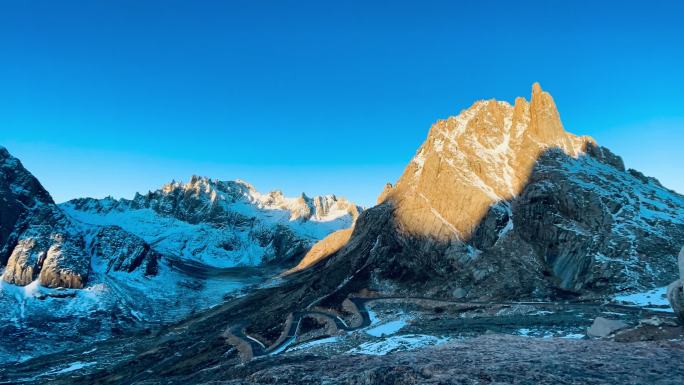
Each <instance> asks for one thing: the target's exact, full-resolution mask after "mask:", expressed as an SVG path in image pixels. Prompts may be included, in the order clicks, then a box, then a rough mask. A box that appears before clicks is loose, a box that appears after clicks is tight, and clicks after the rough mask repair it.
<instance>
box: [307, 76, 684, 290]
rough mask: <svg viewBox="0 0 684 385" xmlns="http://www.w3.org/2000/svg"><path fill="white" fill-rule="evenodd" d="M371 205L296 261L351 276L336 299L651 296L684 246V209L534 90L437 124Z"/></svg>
mask: <svg viewBox="0 0 684 385" xmlns="http://www.w3.org/2000/svg"><path fill="white" fill-rule="evenodd" d="M378 201H379V205H378V206H376V207H374V208H372V209H369V210H367V211H366V212H365V213H364V214H362V215H361V216H360V217H359V220H358V221H357V223H356V226H355V228H354V230H353V232H351V231H349V232H348V234H339V233H336V234H334V236H331V237H329V238H328V239H325V240H323V241H322V243H320V244H318V245H316V246H314V248H313V249H312V252H310V255H308V256H307V257H308V258H305V262H306V266H312V265H316V263H317V262H318V268H323V269H326V273H325V274H324V275H326V276H330V273H329V271H330V270H339V271H340V273H339V274H340V275H344V274H345V273H344V272H349V271H351V272H355V273H354V274H353V277H346V278H343V280H346V281H345V284H344V285H342V286H343V287H347V289H344V288H342V287H341V288H339V289H335V290H336V291H339V292H340V293H342V292H350V291H351V292H353V291H355V290H359V289H361V288H366V289H371V290H376V291H381V292H385V291H388V290H389V291H399V292H413V291H415V290H419V291H421V292H423V293H426V294H430V295H439V296H447V297H456V298H465V297H467V298H474V299H475V298H478V299H486V298H521V297H525V298H531V297H534V298H553V297H557V296H566V295H605V294H609V293H615V292H620V291H629V290H641V289H649V288H653V287H657V286H663V285H665V284H667V283H668V280H669V279H670V280H671V279H674V277H675V270H676V269H674V266H676V262H675V261H676V255H677V251H678V250H679V247H680V245H681V244H683V243H684V198H683V197H682V196H681V195H679V194H677V193H675V192H673V191H671V190H668V189H666V188H664V187H663V186H662V185H660V183H659V182H658V181H657V180H655V179H654V178H648V177H645V176H644V175H643V174H641V173H640V172H638V171H635V170H625V167H624V163H623V161H622V159H621V158H620V157H618V156H616V155H614V154H613V153H612V152H610V151H609V150H608V149H606V148H604V147H600V146H598V145H597V143H596V142H595V141H594V140H593V139H592V138H590V137H586V136H576V135H573V134H571V133H568V132H566V131H565V129H564V128H563V124H562V123H561V120H560V115H559V113H558V110H557V109H556V105H555V103H554V101H553V98H552V97H551V95H550V94H549V93H547V92H545V91H543V90H542V89H541V87H540V86H539V84H536V83H535V84H534V86H533V87H532V97H531V99H530V101H529V102H528V101H526V100H525V99H524V98H517V99H516V100H515V103H514V104H513V105H511V104H509V103H507V102H502V101H496V100H486V101H478V102H476V103H475V104H473V105H472V106H471V107H470V108H468V109H467V110H464V111H462V112H461V113H460V114H459V115H458V116H455V117H450V118H448V119H445V120H440V121H438V122H437V123H435V124H434V125H433V126H432V128H431V129H430V131H429V134H428V136H427V139H426V140H425V142H424V143H423V144H422V145H421V146H420V147H419V149H418V151H417V153H416V155H415V156H414V158H413V159H412V160H411V162H410V163H409V164H408V166H407V167H406V169H405V171H404V173H403V174H402V176H401V177H400V178H399V180H398V182H397V183H396V185H395V186H391V185H388V186H386V188H385V190H384V191H383V193H382V194H381V196H380V198H379V200H378ZM314 252H315V254H312V253H314ZM338 265H339V266H338ZM306 266H300V267H299V269H300V270H301V269H303V268H304V267H306ZM336 266H337V267H336ZM353 282H357V283H353ZM338 298H339V296H338Z"/></svg>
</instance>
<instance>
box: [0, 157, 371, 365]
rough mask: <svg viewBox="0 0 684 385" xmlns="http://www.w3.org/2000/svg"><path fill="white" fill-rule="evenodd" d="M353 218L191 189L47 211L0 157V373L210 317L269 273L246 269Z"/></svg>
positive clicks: (225, 185) (353, 209)
mask: <svg viewBox="0 0 684 385" xmlns="http://www.w3.org/2000/svg"><path fill="white" fill-rule="evenodd" d="M359 210H360V208H359V207H357V206H356V205H353V204H351V203H349V202H348V201H346V200H344V199H340V198H337V197H335V196H333V195H330V196H324V197H315V198H308V197H307V196H305V195H302V196H301V197H299V198H286V197H284V196H283V195H282V193H280V192H272V193H269V194H260V193H258V192H257V191H256V190H254V188H253V187H251V186H250V185H248V184H247V183H244V182H218V181H211V180H209V179H206V178H197V177H194V178H192V179H191V181H190V182H189V183H187V184H181V183H171V184H169V185H166V186H164V187H163V188H162V189H161V190H159V191H156V192H151V193H149V194H146V195H144V196H143V195H136V197H135V198H134V199H133V200H123V199H122V200H118V201H117V200H113V199H103V200H95V199H77V200H74V201H71V202H68V203H66V204H63V205H61V206H58V205H56V204H55V203H54V201H53V200H52V198H51V197H50V194H49V193H48V192H47V191H46V190H45V189H44V188H43V187H42V186H41V184H40V182H39V181H38V180H37V179H36V178H35V177H34V176H33V175H31V173H30V172H29V171H27V170H26V169H25V168H24V167H23V165H22V164H21V162H20V161H19V160H18V159H16V158H14V157H13V156H11V155H10V154H9V152H8V151H7V150H6V149H4V148H2V147H0V224H1V225H2V226H1V227H0V268H1V269H2V271H1V274H2V280H1V281H0V309H1V310H2V312H1V314H2V315H0V335H3V336H4V337H5V338H3V339H2V340H1V341H0V362H6V361H16V360H23V359H28V358H31V357H34V356H36V355H39V354H46V353H50V352H53V351H58V350H61V349H65V348H73V347H75V346H77V344H80V343H88V342H92V341H94V340H101V339H107V338H110V337H112V336H116V335H120V334H122V333H124V332H126V331H130V330H141V329H145V328H149V327H153V326H155V325H157V326H158V325H160V324H164V323H168V322H173V321H177V320H179V319H181V318H183V317H185V316H187V315H188V314H190V313H193V312H197V311H200V310H203V309H206V308H208V307H211V306H214V305H216V304H218V303H220V302H221V301H223V300H224V297H225V296H229V295H233V294H235V293H236V292H240V291H241V290H247V288H249V287H252V286H255V285H261V284H264V283H265V282H267V281H268V279H269V278H270V277H271V276H273V275H274V274H275V273H277V272H278V271H279V270H280V268H276V270H274V268H271V267H268V266H266V267H260V268H258V269H257V268H253V267H254V266H258V265H260V264H263V263H265V262H283V263H284V262H287V261H288V260H291V259H292V258H296V257H299V256H301V255H302V254H303V253H305V252H306V250H307V249H308V248H309V247H310V245H311V244H313V243H314V242H315V241H316V240H318V239H321V238H323V237H325V236H326V235H327V234H329V233H330V232H332V231H334V230H338V229H341V228H344V227H348V226H350V225H351V223H352V222H353V221H354V219H355V218H356V217H357V215H358V212H359ZM231 266H249V268H234V269H227V268H226V267H231ZM18 340H20V341H22V343H20V344H17V343H16V341H18Z"/></svg>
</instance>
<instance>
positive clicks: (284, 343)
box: [228, 296, 672, 359]
mask: <svg viewBox="0 0 684 385" xmlns="http://www.w3.org/2000/svg"><path fill="white" fill-rule="evenodd" d="M349 300H350V301H351V302H352V303H353V304H354V305H355V306H356V308H357V309H358V315H359V316H360V317H361V319H362V322H361V324H359V325H358V326H349V325H347V323H346V322H344V320H342V319H341V318H340V317H339V316H338V315H336V314H333V313H329V312H325V311H321V310H305V311H297V312H293V313H291V315H290V317H291V321H290V322H286V326H285V329H284V330H283V332H282V333H281V337H280V338H279V339H278V340H277V341H276V342H275V343H274V344H273V345H271V346H268V347H267V346H266V345H265V344H263V343H262V342H261V341H259V340H258V339H257V338H255V337H252V336H249V335H247V334H246V333H245V327H246V326H247V325H246V324H245V323H240V324H237V325H234V326H232V327H230V328H229V330H228V332H229V333H230V334H232V335H233V336H235V337H237V338H238V339H239V340H241V341H243V342H244V343H246V344H248V345H249V347H250V348H251V354H249V355H248V356H249V357H250V359H251V358H255V357H260V356H267V355H275V354H280V353H282V352H284V351H286V350H287V349H288V348H289V347H290V346H292V345H293V344H294V343H295V341H296V339H297V334H298V331H299V329H300V325H301V322H302V320H303V319H304V318H306V317H322V318H325V319H327V320H330V321H332V322H334V323H335V326H336V327H337V329H339V330H342V331H345V332H353V331H356V330H360V329H363V328H365V327H368V326H370V325H371V319H370V315H369V313H368V309H367V308H366V304H368V303H369V302H376V301H407V302H415V301H428V302H432V303H434V304H435V305H444V306H447V305H457V306H464V307H469V306H476V307H481V308H487V307H490V306H516V305H532V306H540V307H543V308H547V309H553V310H555V312H557V313H559V312H562V311H576V310H594V311H599V312H606V311H608V312H610V311H615V312H620V313H624V314H632V315H635V316H639V317H643V316H644V315H661V316H663V315H665V316H672V314H671V313H667V312H661V311H656V310H651V309H645V308H640V307H634V306H627V305H619V304H612V303H593V302H567V303H565V302H532V301H521V302H461V301H449V300H443V299H435V298H427V297H391V296H387V297H353V298H349ZM476 323H477V322H468V320H467V319H466V320H460V322H459V324H462V326H468V325H473V326H474V324H476ZM496 324H497V325H499V326H501V325H506V321H505V320H504V321H502V322H499V323H496Z"/></svg>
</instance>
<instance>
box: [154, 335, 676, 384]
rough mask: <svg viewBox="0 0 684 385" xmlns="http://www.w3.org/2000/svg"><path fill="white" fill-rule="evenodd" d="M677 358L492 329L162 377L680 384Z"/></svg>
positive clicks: (665, 349) (646, 348)
mask: <svg viewBox="0 0 684 385" xmlns="http://www.w3.org/2000/svg"><path fill="white" fill-rule="evenodd" d="M682 362H684V343H683V342H670V341H660V342H632V343H620V342H613V341H601V340H566V339H559V338H553V339H541V338H528V337H518V336H510V335H500V334H494V335H485V336H481V337H478V338H474V339H469V340H464V341H458V340H455V341H451V342H448V343H446V344H444V345H441V346H436V347H431V348H426V349H422V350H419V351H413V352H402V353H395V354H389V355H385V356H361V355H338V356H334V357H331V358H322V357H321V356H317V355H300V356H296V357H288V356H280V357H276V358H269V359H263V360H257V361H253V362H251V363H249V364H247V365H244V366H240V367H231V368H223V367H221V365H218V366H216V367H214V368H211V369H208V370H206V371H204V372H200V373H197V374H196V375H195V376H192V377H191V378H186V379H183V380H179V381H178V382H173V381H172V382H169V383H189V382H188V381H190V382H192V383H198V384H346V385H356V384H358V385H361V384H363V385H371V384H373V385H381V384H445V385H446V384H682V383H684V369H682ZM212 378H213V379H216V378H223V380H220V381H216V380H210V379H212ZM231 378H232V379H231ZM140 383H141V384H152V383H155V384H156V383H157V382H154V381H152V382H146V381H141V382H140Z"/></svg>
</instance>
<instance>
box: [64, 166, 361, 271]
mask: <svg viewBox="0 0 684 385" xmlns="http://www.w3.org/2000/svg"><path fill="white" fill-rule="evenodd" d="M61 207H62V209H63V210H64V211H65V212H67V213H68V214H69V216H70V217H71V218H73V219H75V220H77V221H79V222H81V223H83V224H87V225H98V226H99V225H117V226H120V227H121V228H123V229H124V230H126V231H128V232H130V233H133V234H136V235H138V236H140V237H141V238H143V239H144V240H145V241H146V242H148V243H150V244H151V245H153V247H154V248H155V249H157V250H159V251H160V252H162V253H164V254H166V255H169V256H175V257H177V258H180V259H184V260H190V261H195V262H200V263H203V264H206V265H210V266H216V267H232V266H256V265H260V264H262V263H268V262H288V261H290V262H291V261H294V260H295V259H297V258H299V257H301V256H302V255H303V254H304V253H305V252H306V251H307V250H308V249H309V248H310V247H311V245H312V244H313V243H315V242H316V241H318V240H320V239H322V238H323V237H325V236H326V235H328V234H329V233H331V232H333V231H337V230H340V229H344V228H348V227H350V226H351V225H352V223H353V221H354V220H355V219H356V217H357V216H358V213H359V212H360V210H361V208H360V207H359V206H357V205H355V204H353V203H351V202H349V201H347V200H346V199H344V198H338V197H336V196H334V195H327V196H316V197H313V198H310V197H307V196H306V195H304V194H302V195H301V196H299V197H297V198H288V197H285V196H284V195H283V193H282V192H280V191H273V192H270V193H266V194H262V193H259V192H258V191H256V189H255V188H254V187H253V186H252V185H250V184H248V183H246V182H243V181H218V180H212V179H208V178H204V177H197V176H193V177H192V178H191V179H190V181H189V182H187V183H182V182H172V183H169V184H167V185H164V186H163V187H162V188H161V189H159V190H157V191H153V192H149V193H147V194H145V195H141V194H136V196H135V197H134V198H133V199H132V200H127V199H121V200H115V199H111V198H106V199H100V200H98V199H92V198H83V199H75V200H72V201H70V202H67V203H65V204H62V205H61Z"/></svg>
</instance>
